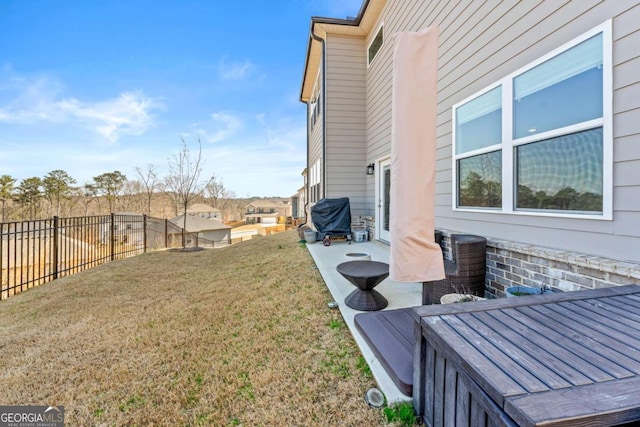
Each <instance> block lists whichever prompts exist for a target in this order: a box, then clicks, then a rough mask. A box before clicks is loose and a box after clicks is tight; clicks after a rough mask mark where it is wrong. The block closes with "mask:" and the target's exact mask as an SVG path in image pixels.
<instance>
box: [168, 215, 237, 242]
mask: <svg viewBox="0 0 640 427" xmlns="http://www.w3.org/2000/svg"><path fill="white" fill-rule="evenodd" d="M169 222H171V223H172V224H174V225H176V226H177V227H179V228H180V229H182V227H183V226H184V214H183V215H178V216H177V217H175V218H172V219H170V220H169ZM186 231H188V232H189V233H193V234H197V236H198V238H203V239H207V240H210V241H212V242H213V244H214V246H216V247H217V246H224V245H228V244H230V243H231V227H230V226H228V225H225V224H224V223H223V222H222V221H221V220H219V219H215V218H212V219H207V218H203V217H201V216H200V215H197V214H192V213H188V214H187V226H186Z"/></svg>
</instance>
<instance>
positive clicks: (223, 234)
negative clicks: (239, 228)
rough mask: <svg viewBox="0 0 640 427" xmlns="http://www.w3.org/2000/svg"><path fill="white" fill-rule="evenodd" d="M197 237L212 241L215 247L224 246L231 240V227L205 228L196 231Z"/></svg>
mask: <svg viewBox="0 0 640 427" xmlns="http://www.w3.org/2000/svg"><path fill="white" fill-rule="evenodd" d="M198 237H203V238H205V239H207V240H211V241H213V242H214V244H215V246H216V247H218V246H225V245H228V244H229V243H230V242H231V229H225V230H206V231H203V232H201V233H198Z"/></svg>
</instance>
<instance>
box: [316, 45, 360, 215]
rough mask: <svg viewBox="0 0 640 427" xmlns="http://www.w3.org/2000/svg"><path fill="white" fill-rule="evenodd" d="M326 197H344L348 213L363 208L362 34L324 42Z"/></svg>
mask: <svg viewBox="0 0 640 427" xmlns="http://www.w3.org/2000/svg"><path fill="white" fill-rule="evenodd" d="M326 55H327V63H326V73H327V77H326V104H325V105H326V111H325V114H324V119H325V120H326V161H325V172H326V186H327V188H326V197H327V198H339V197H348V198H349V202H350V205H351V213H352V215H354V216H357V215H362V214H364V212H365V210H366V204H367V203H366V202H367V200H366V197H365V188H366V181H365V177H366V173H365V172H366V165H367V164H366V163H365V161H364V159H365V157H366V152H367V143H366V129H365V127H366V120H365V117H366V116H365V114H366V98H365V96H366V87H365V81H364V76H365V69H366V56H365V45H364V38H363V37H353V36H343V35H328V36H327V41H326Z"/></svg>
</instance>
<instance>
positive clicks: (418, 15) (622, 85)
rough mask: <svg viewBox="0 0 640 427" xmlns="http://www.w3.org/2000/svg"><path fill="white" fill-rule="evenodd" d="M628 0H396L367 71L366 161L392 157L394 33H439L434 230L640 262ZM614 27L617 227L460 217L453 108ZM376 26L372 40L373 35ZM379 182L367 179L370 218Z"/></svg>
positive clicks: (634, 51) (638, 22)
mask: <svg viewBox="0 0 640 427" xmlns="http://www.w3.org/2000/svg"><path fill="white" fill-rule="evenodd" d="M638 3H639V2H638V1H637V0H636V1H627V0H604V1H597V0H573V1H567V0H565V1H559V0H545V1H534V0H524V1H516V0H510V1H498V0H489V1H451V2H443V1H436V0H433V1H421V2H414V1H402V0H389V1H388V2H387V4H386V6H385V8H384V10H383V12H382V15H381V17H380V20H379V21H380V22H384V26H385V42H384V45H383V47H382V48H381V50H380V51H379V52H378V56H379V57H378V58H376V60H375V61H374V62H373V63H372V64H371V66H370V67H369V68H368V69H367V73H366V85H367V86H366V87H367V91H366V93H367V94H366V101H367V116H366V123H367V129H366V138H367V144H368V149H367V153H366V158H367V163H371V162H373V161H375V160H379V159H381V158H384V157H386V156H388V155H389V153H390V141H391V95H392V61H393V38H392V34H394V33H396V32H399V31H418V30H422V29H424V28H426V27H428V26H430V25H432V24H434V23H436V24H439V26H440V50H439V61H438V109H437V111H438V116H437V152H436V171H437V176H436V194H437V195H436V226H438V227H442V228H445V229H449V230H456V231H460V232H468V233H475V234H480V235H484V236H487V237H493V238H497V239H504V240H510V241H516V242H523V243H527V244H531V245H539V246H544V247H550V248H555V249H561V250H566V251H572V252H582V253H585V252H586V253H589V254H593V255H598V256H603V257H608V258H612V259H619V260H630V261H636V262H637V261H640V250H639V249H640V172H639V171H640V143H638V140H639V138H640V120H639V118H640V55H639V52H640V49H638V46H640V6H638ZM609 18H611V19H612V20H613V40H614V46H613V66H614V69H613V97H614V98H613V109H614V111H613V113H614V117H613V125H614V126H613V136H614V142H613V143H614V159H613V161H614V165H613V186H614V188H613V220H612V221H607V220H589V219H571V218H554V217H540V216H526V215H513V214H502V213H478V212H463V211H455V212H454V211H453V210H452V157H451V155H452V122H451V109H452V106H453V105H454V104H456V103H458V102H460V101H462V100H463V99H465V98H467V97H469V96H471V95H473V94H474V93H476V92H478V91H479V90H482V89H483V88H486V87H487V86H489V85H491V84H493V83H495V82H497V81H498V80H500V79H502V78H503V77H505V76H506V75H508V74H510V73H512V72H514V71H515V70H517V69H519V68H521V67H524V66H526V65H527V64H529V63H531V62H532V61H534V60H536V59H538V58H539V57H541V56H543V55H545V54H547V53H549V52H551V51H553V50H554V49H556V48H558V47H560V46H561V45H563V44H565V43H567V42H569V41H570V40H572V39H574V38H575V37H577V36H579V35H581V34H583V33H585V32H586V31H588V30H590V29H592V28H594V27H596V26H597V25H600V24H602V23H603V22H604V21H606V20H607V19H609ZM377 28H378V26H377V25H376V26H374V28H373V29H372V30H371V34H370V35H369V36H368V38H367V40H366V43H367V44H368V43H369V42H370V39H371V37H373V36H374V35H375V32H376V31H377ZM374 189H375V183H374V181H373V180H368V181H367V196H368V200H369V212H370V213H372V212H373V210H374V206H375V202H374V201H373V194H374Z"/></svg>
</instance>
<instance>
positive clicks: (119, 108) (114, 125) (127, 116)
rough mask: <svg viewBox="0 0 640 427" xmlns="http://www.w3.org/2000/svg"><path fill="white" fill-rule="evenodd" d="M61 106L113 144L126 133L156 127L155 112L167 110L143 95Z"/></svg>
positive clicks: (138, 133)
mask: <svg viewBox="0 0 640 427" xmlns="http://www.w3.org/2000/svg"><path fill="white" fill-rule="evenodd" d="M58 105H59V107H60V109H61V110H63V111H65V112H67V113H68V114H69V116H71V117H75V118H77V119H78V120H79V121H82V122H84V123H86V124H87V125H89V126H90V127H91V128H93V129H95V131H96V132H98V133H99V134H100V135H102V136H104V137H105V138H107V139H108V140H109V141H112V142H116V141H117V140H118V139H119V138H120V136H121V135H123V134H126V135H141V134H143V133H144V132H145V131H146V130H147V129H148V128H149V127H151V125H152V124H153V115H152V113H153V112H154V111H158V110H163V109H164V106H163V105H162V104H161V103H159V102H158V101H156V100H154V99H153V98H149V97H146V96H145V95H144V94H143V93H141V92H125V93H123V94H121V95H120V96H119V97H118V98H115V99H110V100H107V101H102V102H97V103H93V104H88V103H82V102H80V101H78V100H76V99H66V100H63V101H61V102H59V103H58Z"/></svg>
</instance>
